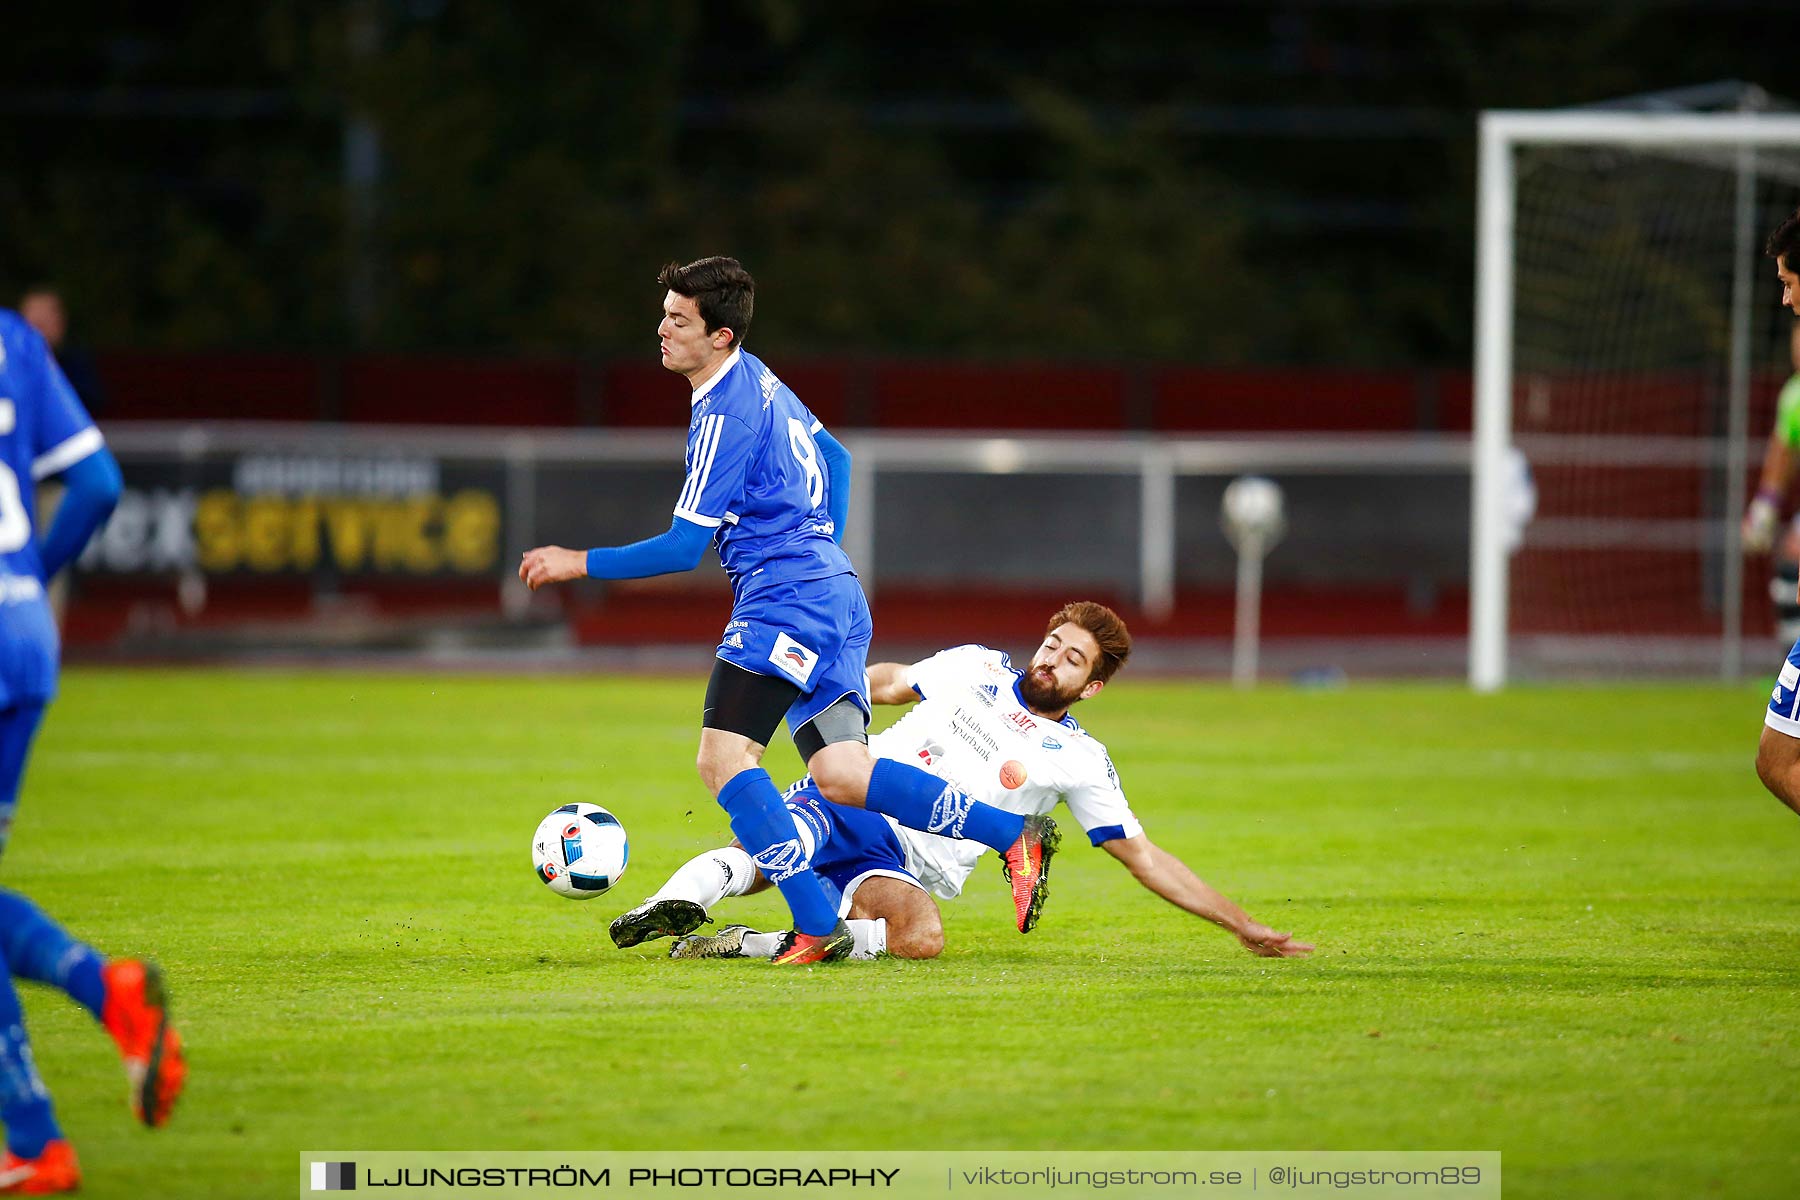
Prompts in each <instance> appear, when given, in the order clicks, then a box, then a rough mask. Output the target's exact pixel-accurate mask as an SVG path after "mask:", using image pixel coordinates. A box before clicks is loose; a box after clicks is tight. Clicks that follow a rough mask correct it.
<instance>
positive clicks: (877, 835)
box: [786, 775, 925, 916]
mask: <svg viewBox="0 0 1800 1200" xmlns="http://www.w3.org/2000/svg"><path fill="white" fill-rule="evenodd" d="M786 800H787V806H788V811H789V812H791V813H793V814H794V820H795V821H796V822H798V823H799V824H800V825H802V826H803V827H804V828H805V829H806V830H807V831H808V832H810V833H811V834H812V837H813V847H812V869H813V874H815V875H817V876H818V877H819V881H820V882H821V883H823V884H824V885H825V892H826V895H828V896H830V897H831V900H832V902H833V903H835V904H836V905H837V906H838V915H839V916H843V915H844V914H845V913H847V912H849V911H850V903H849V901H850V898H851V896H852V895H853V894H854V893H855V891H856V888H857V886H858V885H859V884H861V883H862V881H863V880H864V879H866V878H868V877H869V876H871V875H884V876H888V877H890V878H895V879H903V880H905V881H906V882H908V883H911V884H913V885H914V886H915V887H918V888H921V889H922V888H924V886H925V885H924V884H922V883H920V882H919V880H918V878H917V877H916V876H915V875H913V873H912V872H911V871H908V870H907V869H906V849H905V847H903V846H901V844H900V836H899V835H898V834H896V833H895V832H894V827H893V826H892V825H890V824H888V820H887V818H886V817H884V816H882V815H881V814H880V813H872V812H870V811H868V810H867V809H863V808H847V807H845V806H844V805H842V804H833V803H832V802H831V801H829V800H827V799H825V797H824V796H822V795H820V794H819V789H818V786H817V785H816V784H814V783H813V781H812V776H810V775H809V776H807V777H806V778H804V779H802V780H801V781H800V782H799V783H797V784H795V785H794V786H793V787H791V788H789V789H788V792H787V796H786Z"/></svg>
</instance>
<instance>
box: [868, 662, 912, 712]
mask: <svg viewBox="0 0 1800 1200" xmlns="http://www.w3.org/2000/svg"><path fill="white" fill-rule="evenodd" d="M918 698H919V697H918V694H917V693H915V692H914V691H913V690H912V688H910V687H908V686H907V684H906V668H905V667H904V666H903V665H901V664H900V663H870V664H869V702H870V703H871V704H911V703H912V702H913V701H914V700H917V699H918Z"/></svg>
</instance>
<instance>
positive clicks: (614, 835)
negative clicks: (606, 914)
mask: <svg viewBox="0 0 1800 1200" xmlns="http://www.w3.org/2000/svg"><path fill="white" fill-rule="evenodd" d="M630 857H631V846H630V844H629V843H628V842H627V841H626V840H625V827H624V826H623V825H621V824H619V818H617V817H615V816H613V815H612V814H611V813H609V812H607V811H606V810H605V809H604V808H601V807H600V806H599V805H598V804H565V805H563V806H562V807H561V808H559V809H557V810H556V811H555V812H553V813H551V814H550V815H549V816H547V817H545V818H544V819H543V820H542V821H539V822H538V827H537V832H536V833H534V834H532V835H531V865H532V866H533V867H534V868H536V870H537V877H538V878H539V879H541V880H543V881H544V883H545V884H547V885H548V886H549V888H550V890H551V891H553V892H555V893H556V894H557V895H559V896H567V897H568V898H569V899H571V900H592V899H593V898H594V897H595V896H598V895H600V893H602V892H604V891H606V890H607V889H608V888H610V887H612V885H613V884H615V883H617V882H619V876H621V875H623V874H624V873H625V862H626V860H627V859H628V858H630Z"/></svg>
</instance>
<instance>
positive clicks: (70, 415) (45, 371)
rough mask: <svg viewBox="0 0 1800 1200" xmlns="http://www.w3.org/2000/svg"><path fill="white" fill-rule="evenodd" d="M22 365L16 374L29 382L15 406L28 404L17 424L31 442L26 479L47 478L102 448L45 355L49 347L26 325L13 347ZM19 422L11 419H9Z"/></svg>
mask: <svg viewBox="0 0 1800 1200" xmlns="http://www.w3.org/2000/svg"><path fill="white" fill-rule="evenodd" d="M17 346H18V349H19V350H20V351H21V352H22V356H23V357H24V359H25V362H24V363H23V364H22V365H23V367H24V369H23V370H22V371H21V372H20V375H21V376H22V377H23V378H24V379H25V380H26V381H28V386H27V390H26V393H25V394H23V395H19V396H15V397H14V398H13V401H14V403H15V404H23V403H31V404H33V405H34V409H33V412H32V415H31V417H30V419H28V420H24V421H20V424H21V425H22V426H23V429H24V432H25V434H26V436H27V437H29V438H30V442H29V445H28V448H29V449H30V451H31V477H32V478H33V479H47V478H49V477H50V476H52V475H57V474H61V473H62V472H63V471H66V470H68V469H69V468H70V467H72V466H74V465H75V464H76V463H78V462H80V461H81V460H82V459H84V458H86V457H87V456H88V455H90V454H92V453H93V452H94V451H96V450H98V449H99V448H100V447H101V446H103V445H104V444H105V440H104V439H103V438H102V437H101V436H100V430H99V429H98V428H97V427H96V426H95V425H94V419H93V418H92V417H90V416H88V413H87V409H85V408H83V407H82V405H81V398H80V397H78V396H77V395H76V394H75V389H74V388H72V387H70V386H69V381H68V380H67V379H66V378H64V376H63V373H62V368H61V367H59V366H57V365H56V359H54V358H53V357H51V355H50V347H49V346H48V345H46V344H45V342H44V339H43V338H41V337H39V336H38V335H37V332H36V331H35V330H33V329H31V328H30V327H29V326H25V327H23V328H21V330H20V336H19V339H18V343H17ZM14 419H15V420H17V419H18V418H17V417H16V416H15V418H14Z"/></svg>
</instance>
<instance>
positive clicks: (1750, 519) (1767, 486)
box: [1742, 424, 1794, 554]
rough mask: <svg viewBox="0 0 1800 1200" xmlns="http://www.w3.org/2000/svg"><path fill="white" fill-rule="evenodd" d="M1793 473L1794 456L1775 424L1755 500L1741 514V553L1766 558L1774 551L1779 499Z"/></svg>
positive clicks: (1764, 453)
mask: <svg viewBox="0 0 1800 1200" xmlns="http://www.w3.org/2000/svg"><path fill="white" fill-rule="evenodd" d="M1793 470H1794V463H1793V453H1792V451H1790V450H1789V449H1788V444H1787V441H1786V439H1784V438H1783V437H1782V433H1781V428H1780V426H1779V424H1778V425H1777V426H1776V428H1775V431H1774V432H1773V433H1771V434H1769V443H1768V447H1767V448H1766V449H1765V450H1764V451H1763V469H1762V478H1761V480H1760V482H1759V486H1758V487H1757V489H1756V496H1755V498H1754V499H1752V500H1751V501H1750V506H1749V507H1748V508H1747V509H1745V510H1744V522H1743V530H1742V533H1743V545H1744V553H1746V554H1767V553H1768V552H1769V551H1770V550H1771V549H1773V548H1774V546H1775V534H1776V527H1777V525H1778V524H1779V523H1780V519H1781V497H1782V494H1783V493H1784V492H1786V491H1787V484H1788V478H1789V476H1791V475H1792V474H1793Z"/></svg>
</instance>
